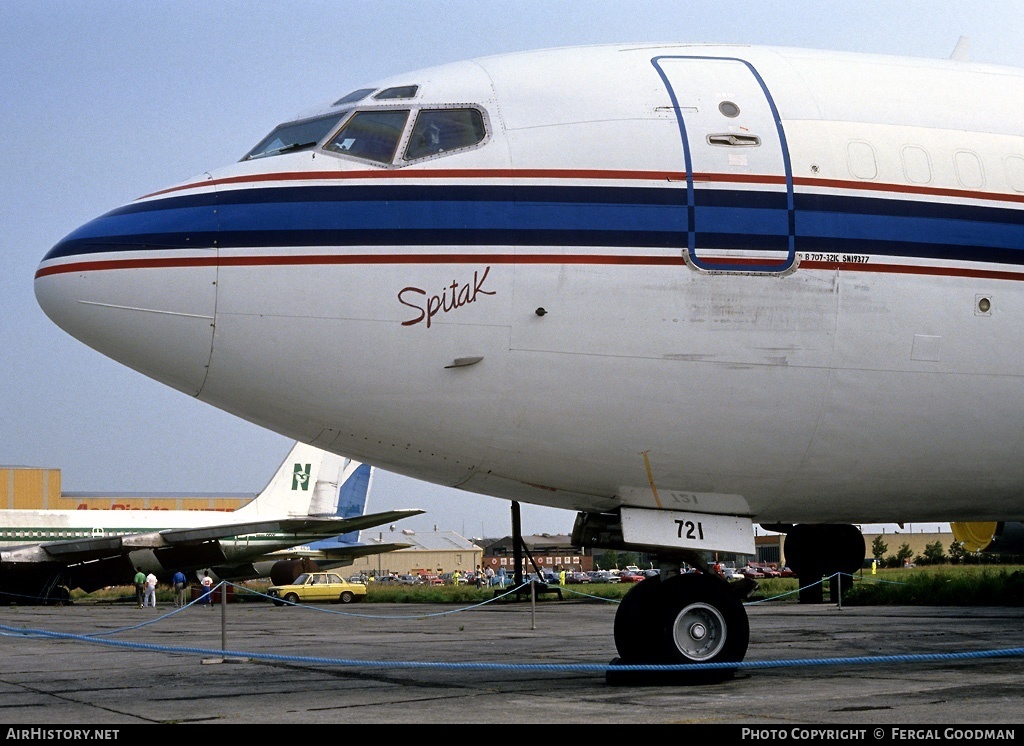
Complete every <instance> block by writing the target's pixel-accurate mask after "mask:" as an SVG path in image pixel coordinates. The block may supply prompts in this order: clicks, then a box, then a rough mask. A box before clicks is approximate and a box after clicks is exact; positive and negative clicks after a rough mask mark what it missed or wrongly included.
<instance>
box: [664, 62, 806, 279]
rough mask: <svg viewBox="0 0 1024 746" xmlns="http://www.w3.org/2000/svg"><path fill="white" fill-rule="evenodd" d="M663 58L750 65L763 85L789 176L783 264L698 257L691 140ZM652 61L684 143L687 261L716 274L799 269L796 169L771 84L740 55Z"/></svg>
mask: <svg viewBox="0 0 1024 746" xmlns="http://www.w3.org/2000/svg"><path fill="white" fill-rule="evenodd" d="M662 60H715V61H724V62H739V63H740V64H742V65H743V66H745V67H746V68H747V70H748V71H749V72H750V74H751V75H752V76H753V77H754V80H755V81H756V82H757V84H758V86H760V88H761V92H762V93H763V94H764V97H765V101H766V102H767V104H768V107H769V109H770V111H771V114H772V118H773V120H774V121H775V129H776V133H777V134H778V137H779V147H780V149H781V151H782V164H783V169H784V171H785V179H786V211H787V218H788V220H787V223H788V228H789V236H788V242H787V245H788V253H787V256H786V259H785V260H784V261H783V262H782V263H776V262H772V263H770V264H763V263H762V264H757V263H750V264H734V263H729V264H723V263H720V262H704V261H702V260H701V259H700V258H698V256H697V230H696V221H695V217H696V208H695V204H694V186H693V162H692V155H691V153H690V142H689V137H688V136H687V132H686V122H685V121H684V120H683V111H682V107H681V106H680V105H679V99H678V97H677V96H676V92H675V89H674V88H673V87H672V83H671V81H670V80H669V77H668V74H667V73H666V72H665V70H664V68H662V66H661V61H662ZM651 64H652V65H654V69H655V70H657V71H658V75H659V76H660V77H661V81H662V83H663V84H664V85H665V89H666V90H667V91H668V95H669V99H670V100H671V102H672V109H673V111H674V112H675V115H676V123H677V124H678V125H679V136H680V139H681V140H682V145H683V164H684V168H685V169H686V230H687V237H686V249H685V250H684V258H685V259H686V263H687V264H688V265H690V266H693V267H694V268H696V269H698V270H702V271H705V272H714V273H731V274H737V273H739V274H766V275H774V276H778V275H785V274H789V273H791V272H793V271H795V270H796V268H797V265H798V264H799V262H798V260H797V256H796V238H795V236H796V217H795V214H794V208H793V168H792V165H791V163H790V158H789V144H788V143H787V141H786V132H785V129H784V128H783V126H782V119H781V118H780V117H779V110H778V108H777V107H776V106H775V100H774V99H773V98H772V95H771V92H770V91H769V90H768V86H766V85H765V82H764V79H763V78H762V77H761V75H760V73H758V72H757V70H756V68H754V66H753V65H752V64H750V63H749V62H747V61H746V60H744V59H741V58H739V57H717V56H712V55H668V54H666V55H659V56H657V57H654V58H652V59H651Z"/></svg>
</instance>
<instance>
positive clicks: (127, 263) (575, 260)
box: [35, 253, 1024, 282]
mask: <svg viewBox="0 0 1024 746" xmlns="http://www.w3.org/2000/svg"><path fill="white" fill-rule="evenodd" d="M702 261H705V262H707V261H713V262H715V263H716V264H736V265H741V266H746V265H749V263H750V259H740V258H736V257H722V258H714V257H702ZM766 263H767V264H771V263H772V261H771V260H768V261H767V262H766ZM780 263H781V262H780ZM357 264H367V265H372V264H524V265H526V264H565V265H573V264H575V265H581V264H592V265H619V266H624V267H628V266H648V267H674V266H680V267H681V266H685V264H686V262H685V261H684V259H683V258H682V256H678V257H675V256H620V255H609V254H579V255H568V256H567V255H565V254H526V255H515V254H436V253H434V254H351V255H346V256H339V255H321V254H302V255H297V256H228V257H220V258H216V257H182V258H180V259H174V258H166V257H165V258H159V259H106V260H98V261H85V262H72V263H69V264H59V265H53V266H50V267H44V268H42V269H39V270H38V271H37V272H36V274H35V276H36V278H37V279H38V278H40V277H47V276H50V275H59V274H68V273H72V272H102V271H107V270H114V269H168V268H180V269H191V268H194V267H210V266H218V267H283V266H303V265H305V266H316V265H322V266H330V265H357ZM800 270H824V271H835V270H848V271H856V272H881V273H902V274H907V275H937V276H946V277H973V278H979V279H988V280H1011V281H1014V282H1020V281H1022V280H1024V272H1012V271H1007V270H992V269H974V268H969V267H938V266H919V265H912V264H883V263H872V262H867V263H859V262H821V261H809V260H803V261H801V262H800V265H799V268H798V271H800Z"/></svg>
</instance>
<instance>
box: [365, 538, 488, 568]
mask: <svg viewBox="0 0 1024 746" xmlns="http://www.w3.org/2000/svg"><path fill="white" fill-rule="evenodd" d="M360 538H361V539H362V541H363V543H364V544H371V545H372V544H374V543H380V544H391V543H399V542H400V543H403V544H411V545H412V546H410V547H409V548H408V549H398V550H395V551H394V552H385V553H383V554H371V555H367V556H366V557H359V558H357V559H356V560H355V561H354V562H353V564H352V565H351V566H349V567H346V568H345V574H346V575H349V574H351V575H355V574H357V573H366V574H367V575H375V576H377V577H380V576H381V575H389V574H392V573H395V574H397V575H422V574H428V575H430V574H433V575H440V574H441V573H444V572H455V571H456V570H458V571H459V572H472V571H475V570H476V568H477V567H479V566H480V565H481V562H482V560H483V550H482V549H481V548H480V547H479V546H477V545H476V544H474V543H473V542H472V541H470V540H469V539H467V538H465V537H464V536H460V535H459V534H457V533H455V532H454V531H413V530H411V529H403V530H401V531H394V532H392V531H363V533H362V535H361V537H360Z"/></svg>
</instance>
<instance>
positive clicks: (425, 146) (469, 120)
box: [405, 109, 485, 161]
mask: <svg viewBox="0 0 1024 746" xmlns="http://www.w3.org/2000/svg"><path fill="white" fill-rule="evenodd" d="M484 133H485V128H484V118H483V115H482V114H481V113H480V111H479V110H477V109H423V110H421V111H420V113H419V115H418V116H417V117H416V125H415V126H414V127H413V130H412V136H411V137H410V138H409V145H408V147H407V148H406V150H405V158H406V160H409V161H411V160H415V159H416V158H425V157H427V156H431V155H436V154H438V153H444V152H447V151H449V150H457V149H458V148H466V147H469V146H470V145H476V144H477V143H478V142H480V141H481V140H483V139H484Z"/></svg>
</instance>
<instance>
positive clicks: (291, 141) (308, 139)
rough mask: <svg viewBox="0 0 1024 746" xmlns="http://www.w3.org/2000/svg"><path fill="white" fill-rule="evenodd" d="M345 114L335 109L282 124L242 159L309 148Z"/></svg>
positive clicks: (324, 135)
mask: <svg viewBox="0 0 1024 746" xmlns="http://www.w3.org/2000/svg"><path fill="white" fill-rule="evenodd" d="M345 114H346V112H344V111H341V112H338V111H335V112H332V113H331V114H328V115H326V116H319V117H314V118H313V119H302V120H300V121H297V122H287V123H286V124H280V125H278V126H277V127H275V128H274V130H273V131H272V132H271V133H270V134H269V135H267V136H266V137H264V138H263V139H262V140H260V143H259V145H257V146H256V147H255V148H253V149H252V150H250V151H249V152H248V153H246V154H245V157H244V158H243V159H242V160H243V161H248V160H252V159H253V158H264V157H266V156H269V155H279V154H281V153H291V152H294V151H297V150H308V149H309V148H312V147H314V146H315V145H316V144H317V143H318V142H320V141H321V140H322V139H323V138H325V137H326V136H327V134H328V133H329V132H330V131H331V130H332V129H334V128H335V126H337V124H338V122H340V121H341V118H342V117H343V116H344V115H345Z"/></svg>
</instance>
